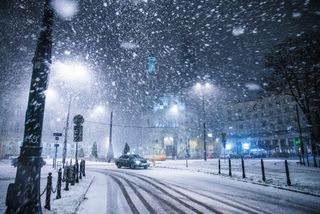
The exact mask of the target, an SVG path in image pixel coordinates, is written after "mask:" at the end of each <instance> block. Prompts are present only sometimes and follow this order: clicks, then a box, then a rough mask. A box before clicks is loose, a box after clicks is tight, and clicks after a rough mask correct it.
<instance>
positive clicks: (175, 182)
mask: <svg viewBox="0 0 320 214" xmlns="http://www.w3.org/2000/svg"><path fill="white" fill-rule="evenodd" d="M87 170H88V171H89V172H92V173H96V174H97V176H96V180H95V182H94V185H93V186H92V188H91V190H89V192H88V194H87V198H88V200H85V201H84V202H83V203H82V205H81V206H80V208H79V211H78V213H81V214H82V213H319V210H320V202H319V201H320V200H319V197H316V196H311V195H306V194H301V193H296V192H291V191H286V190H281V189H276V188H273V187H266V186H262V185H256V184H250V183H244V182H239V181H235V180H230V179H227V178H224V177H219V176H216V175H209V174H202V173H196V172H190V171H182V170H172V169H161V168H150V169H148V170H139V169H135V170H130V169H117V168H116V167H115V166H112V165H108V166H91V167H90V166H88V168H87ZM97 195H99V197H97Z"/></svg>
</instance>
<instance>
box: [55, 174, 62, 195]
mask: <svg viewBox="0 0 320 214" xmlns="http://www.w3.org/2000/svg"><path fill="white" fill-rule="evenodd" d="M61 182H62V171H61V168H60V169H59V171H58V181H57V196H56V199H59V198H61Z"/></svg>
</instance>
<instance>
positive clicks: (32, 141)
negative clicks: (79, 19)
mask: <svg viewBox="0 0 320 214" xmlns="http://www.w3.org/2000/svg"><path fill="white" fill-rule="evenodd" d="M53 18H54V13H53V10H52V8H51V1H50V0H46V1H45V5H44V15H43V19H42V28H41V32H40V36H39V38H38V42H37V47H36V51H35V55H34V58H33V60H32V63H33V70H32V77H31V84H30V91H29V99H28V107H27V111H26V117H25V127H24V137H23V143H22V146H21V150H20V156H19V158H18V166H17V172H16V177H15V181H14V183H11V184H9V186H8V191H7V198H6V206H7V209H6V213H33V214H41V213H42V210H41V200H40V177H41V176H40V175H41V167H42V162H43V161H42V158H41V152H42V147H41V132H42V125H43V117H44V109H45V98H46V95H45V90H46V89H47V88H48V75H49V66H50V64H51V48H52V25H53Z"/></svg>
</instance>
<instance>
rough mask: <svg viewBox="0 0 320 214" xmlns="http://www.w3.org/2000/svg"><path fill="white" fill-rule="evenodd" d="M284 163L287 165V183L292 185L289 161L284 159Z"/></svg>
mask: <svg viewBox="0 0 320 214" xmlns="http://www.w3.org/2000/svg"><path fill="white" fill-rule="evenodd" d="M284 165H285V167H286V176H287V184H288V186H291V180H290V175H289V166H288V161H287V160H285V161H284Z"/></svg>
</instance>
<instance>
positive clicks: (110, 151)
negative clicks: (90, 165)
mask: <svg viewBox="0 0 320 214" xmlns="http://www.w3.org/2000/svg"><path fill="white" fill-rule="evenodd" d="M112 118H113V112H111V114H110V132H109V147H108V152H107V161H108V163H110V162H111V160H113V159H114V154H113V146H112Z"/></svg>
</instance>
